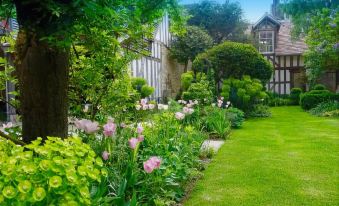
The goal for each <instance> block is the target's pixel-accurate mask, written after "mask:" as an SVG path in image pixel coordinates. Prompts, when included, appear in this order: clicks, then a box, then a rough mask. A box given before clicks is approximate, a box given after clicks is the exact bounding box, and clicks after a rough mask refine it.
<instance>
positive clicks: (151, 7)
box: [1, 0, 180, 142]
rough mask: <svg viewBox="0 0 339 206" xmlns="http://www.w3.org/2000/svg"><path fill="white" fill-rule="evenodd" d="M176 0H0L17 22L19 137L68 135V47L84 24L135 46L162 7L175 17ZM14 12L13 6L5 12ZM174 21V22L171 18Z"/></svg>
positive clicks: (150, 28) (82, 31) (84, 30)
mask: <svg viewBox="0 0 339 206" xmlns="http://www.w3.org/2000/svg"><path fill="white" fill-rule="evenodd" d="M177 8H178V5H177V1H176V0H156V1H147V0H127V1H126V0H114V1H112V0H99V1H97V0H44V1H36V0H2V1H1V9H3V10H7V11H8V10H10V11H15V13H16V17H17V20H18V23H19V26H20V30H19V33H18V36H17V42H16V47H17V48H16V57H17V59H16V69H17V74H18V79H19V87H20V93H21V95H20V100H21V112H22V123H23V140H24V141H25V142H30V141H31V140H33V139H35V138H36V137H43V138H45V137H46V136H59V137H67V127H68V123H67V117H68V98H67V93H68V76H69V53H70V48H71V45H72V44H73V43H74V40H75V39H78V38H80V39H81V38H83V39H86V38H87V36H86V35H87V34H88V33H89V32H88V31H89V30H92V29H95V30H98V31H101V32H105V33H106V34H107V35H109V36H110V37H111V38H113V39H114V41H115V42H117V46H122V44H124V46H125V47H133V48H135V47H138V46H142V45H140V44H139V43H138V41H137V40H138V39H139V40H140V39H142V38H145V37H146V38H147V37H148V36H150V35H151V34H152V31H153V26H154V23H156V20H157V19H159V18H161V16H162V15H163V14H164V12H165V11H169V12H170V13H172V14H173V15H172V17H173V18H177V19H180V15H178V9H177ZM7 13H10V14H13V12H7ZM174 26H177V25H176V24H174Z"/></svg>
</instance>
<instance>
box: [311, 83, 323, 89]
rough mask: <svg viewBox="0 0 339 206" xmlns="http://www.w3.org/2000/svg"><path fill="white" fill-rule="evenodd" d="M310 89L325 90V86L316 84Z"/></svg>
mask: <svg viewBox="0 0 339 206" xmlns="http://www.w3.org/2000/svg"><path fill="white" fill-rule="evenodd" d="M312 90H326V86H325V85H323V84H316V85H314V87H313V88H312Z"/></svg>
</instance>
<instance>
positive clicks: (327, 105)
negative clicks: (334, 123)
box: [310, 101, 339, 116]
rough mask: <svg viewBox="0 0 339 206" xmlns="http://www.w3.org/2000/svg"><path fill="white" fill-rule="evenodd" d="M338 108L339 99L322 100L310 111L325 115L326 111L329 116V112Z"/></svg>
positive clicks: (317, 114)
mask: <svg viewBox="0 0 339 206" xmlns="http://www.w3.org/2000/svg"><path fill="white" fill-rule="evenodd" d="M338 109H339V102H338V101H327V102H321V103H320V104H318V105H317V106H316V107H314V108H312V109H311V110H310V113H311V114H312V115H316V116H325V113H326V115H327V116H329V112H332V111H335V110H338Z"/></svg>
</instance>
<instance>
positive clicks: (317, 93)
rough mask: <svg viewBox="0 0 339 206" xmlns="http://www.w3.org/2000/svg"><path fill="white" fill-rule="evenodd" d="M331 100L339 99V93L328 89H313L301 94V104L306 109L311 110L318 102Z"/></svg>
mask: <svg viewBox="0 0 339 206" xmlns="http://www.w3.org/2000/svg"><path fill="white" fill-rule="evenodd" d="M330 100H339V95H338V94H334V93H331V92H330V91H328V90H312V91H309V92H306V93H304V94H302V95H301V96H300V105H301V107H302V108H303V109H305V110H310V109H312V108H314V107H316V106H317V105H318V104H320V103H322V102H326V101H330Z"/></svg>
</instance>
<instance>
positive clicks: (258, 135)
mask: <svg viewBox="0 0 339 206" xmlns="http://www.w3.org/2000/svg"><path fill="white" fill-rule="evenodd" d="M184 205H185V206H189V205H199V206H200V205H202V206H203V205H206V206H210V205H236V206H239V205H246V206H247V205H260V206H261V205H272V206H275V205H284V206H287V205H307V206H310V205H321V206H324V205H331V206H332V205H339V119H326V118H320V117H314V116H311V115H310V114H308V113H306V112H303V111H302V110H301V109H300V108H299V107H277V108H272V117H271V118H264V119H252V120H248V121H247V122H245V124H244V126H243V128H242V129H239V130H233V132H232V134H231V137H230V139H229V140H227V141H226V142H225V144H224V145H223V146H222V148H221V149H220V150H219V152H218V154H217V155H216V156H215V157H214V159H213V160H212V162H211V163H210V164H209V165H208V168H207V170H206V171H204V177H203V179H202V180H200V181H198V183H197V185H196V186H195V188H194V190H193V192H192V194H191V195H190V197H189V198H188V200H187V201H186V202H185V203H184Z"/></svg>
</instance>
